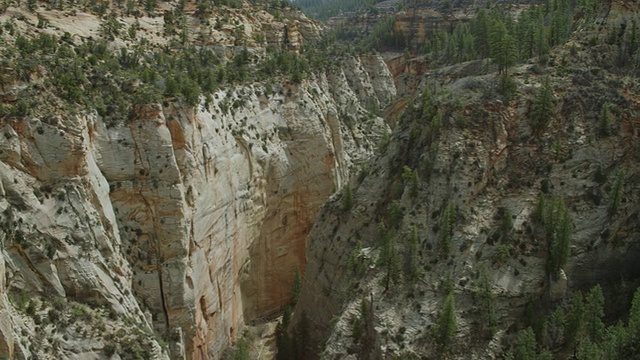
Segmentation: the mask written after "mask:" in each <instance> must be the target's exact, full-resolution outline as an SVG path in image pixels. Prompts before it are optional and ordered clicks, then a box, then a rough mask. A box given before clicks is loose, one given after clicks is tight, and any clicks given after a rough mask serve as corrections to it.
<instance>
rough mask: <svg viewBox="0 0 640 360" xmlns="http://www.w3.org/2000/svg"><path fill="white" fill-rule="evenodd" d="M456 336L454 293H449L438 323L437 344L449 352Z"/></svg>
mask: <svg viewBox="0 0 640 360" xmlns="http://www.w3.org/2000/svg"><path fill="white" fill-rule="evenodd" d="M455 335H456V309H455V303H454V297H453V292H449V295H447V298H446V299H445V300H444V303H443V305H442V310H440V315H439V316H438V322H437V323H436V333H435V336H436V342H437V343H438V345H440V347H441V348H442V349H443V350H447V349H448V348H449V346H450V345H451V343H452V342H453V339H454V337H455Z"/></svg>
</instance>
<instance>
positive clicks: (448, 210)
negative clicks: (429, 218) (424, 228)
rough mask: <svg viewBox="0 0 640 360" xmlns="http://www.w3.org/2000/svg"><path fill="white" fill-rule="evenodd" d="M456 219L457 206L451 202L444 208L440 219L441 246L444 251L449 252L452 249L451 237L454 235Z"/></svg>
mask: <svg viewBox="0 0 640 360" xmlns="http://www.w3.org/2000/svg"><path fill="white" fill-rule="evenodd" d="M455 221H456V208H455V207H454V206H453V204H451V203H449V204H447V206H446V207H445V208H444V213H443V214H442V218H441V219H440V247H441V248H442V251H444V252H445V253H446V254H449V251H451V237H452V236H453V225H454V223H455Z"/></svg>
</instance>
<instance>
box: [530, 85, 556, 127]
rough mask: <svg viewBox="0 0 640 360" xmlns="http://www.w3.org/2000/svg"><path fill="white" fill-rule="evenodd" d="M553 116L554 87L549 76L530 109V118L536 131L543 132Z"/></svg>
mask: <svg viewBox="0 0 640 360" xmlns="http://www.w3.org/2000/svg"><path fill="white" fill-rule="evenodd" d="M551 116H553V89H552V88H551V85H550V84H549V78H548V77H547V78H545V79H544V83H543V84H542V89H540V92H539V93H538V96H536V98H535V100H534V101H533V104H531V109H530V110H529V118H530V119H531V120H532V121H533V124H532V127H533V129H534V131H535V132H537V133H538V134H540V133H542V132H543V131H544V130H545V129H546V128H547V125H548V124H549V121H551Z"/></svg>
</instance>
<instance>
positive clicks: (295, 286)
mask: <svg viewBox="0 0 640 360" xmlns="http://www.w3.org/2000/svg"><path fill="white" fill-rule="evenodd" d="M301 288H302V277H301V276H300V268H299V267H298V266H297V265H296V270H295V271H294V272H293V283H292V284H291V294H292V295H293V304H294V305H295V304H297V303H298V297H299V296H300V289H301Z"/></svg>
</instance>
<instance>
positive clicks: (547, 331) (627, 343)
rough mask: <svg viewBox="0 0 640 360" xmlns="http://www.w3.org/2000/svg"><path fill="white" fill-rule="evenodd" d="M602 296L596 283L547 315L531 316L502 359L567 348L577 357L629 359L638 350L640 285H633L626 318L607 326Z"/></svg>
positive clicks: (537, 358)
mask: <svg viewBox="0 0 640 360" xmlns="http://www.w3.org/2000/svg"><path fill="white" fill-rule="evenodd" d="M604 305H605V297H604V294H603V291H602V288H601V287H600V286H599V285H596V286H594V287H592V288H591V289H590V290H589V291H588V292H586V294H583V293H581V292H578V293H576V294H575V295H574V296H573V298H572V299H571V300H570V301H569V302H568V304H567V305H566V306H559V307H557V308H556V309H555V310H554V311H553V312H551V313H550V315H549V316H548V317H546V318H545V316H541V314H540V312H538V313H535V314H533V316H531V317H535V318H536V319H539V320H540V321H538V323H537V324H533V326H530V327H527V328H526V329H525V330H523V331H520V332H519V333H518V334H517V336H516V338H515V341H514V342H513V346H512V347H511V349H510V350H509V351H508V352H507V354H506V356H505V358H506V359H514V360H515V359H531V360H540V359H552V358H553V357H552V356H551V351H550V350H555V349H560V348H563V347H565V348H568V350H570V351H571V352H572V353H573V355H574V357H575V358H577V359H629V358H633V354H637V353H638V351H640V288H638V289H636V291H635V294H634V296H633V300H632V302H631V308H630V310H629V312H628V316H626V318H627V321H626V322H623V321H619V322H617V323H616V324H613V325H609V326H607V325H606V324H605V322H604V319H605V313H604Z"/></svg>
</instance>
